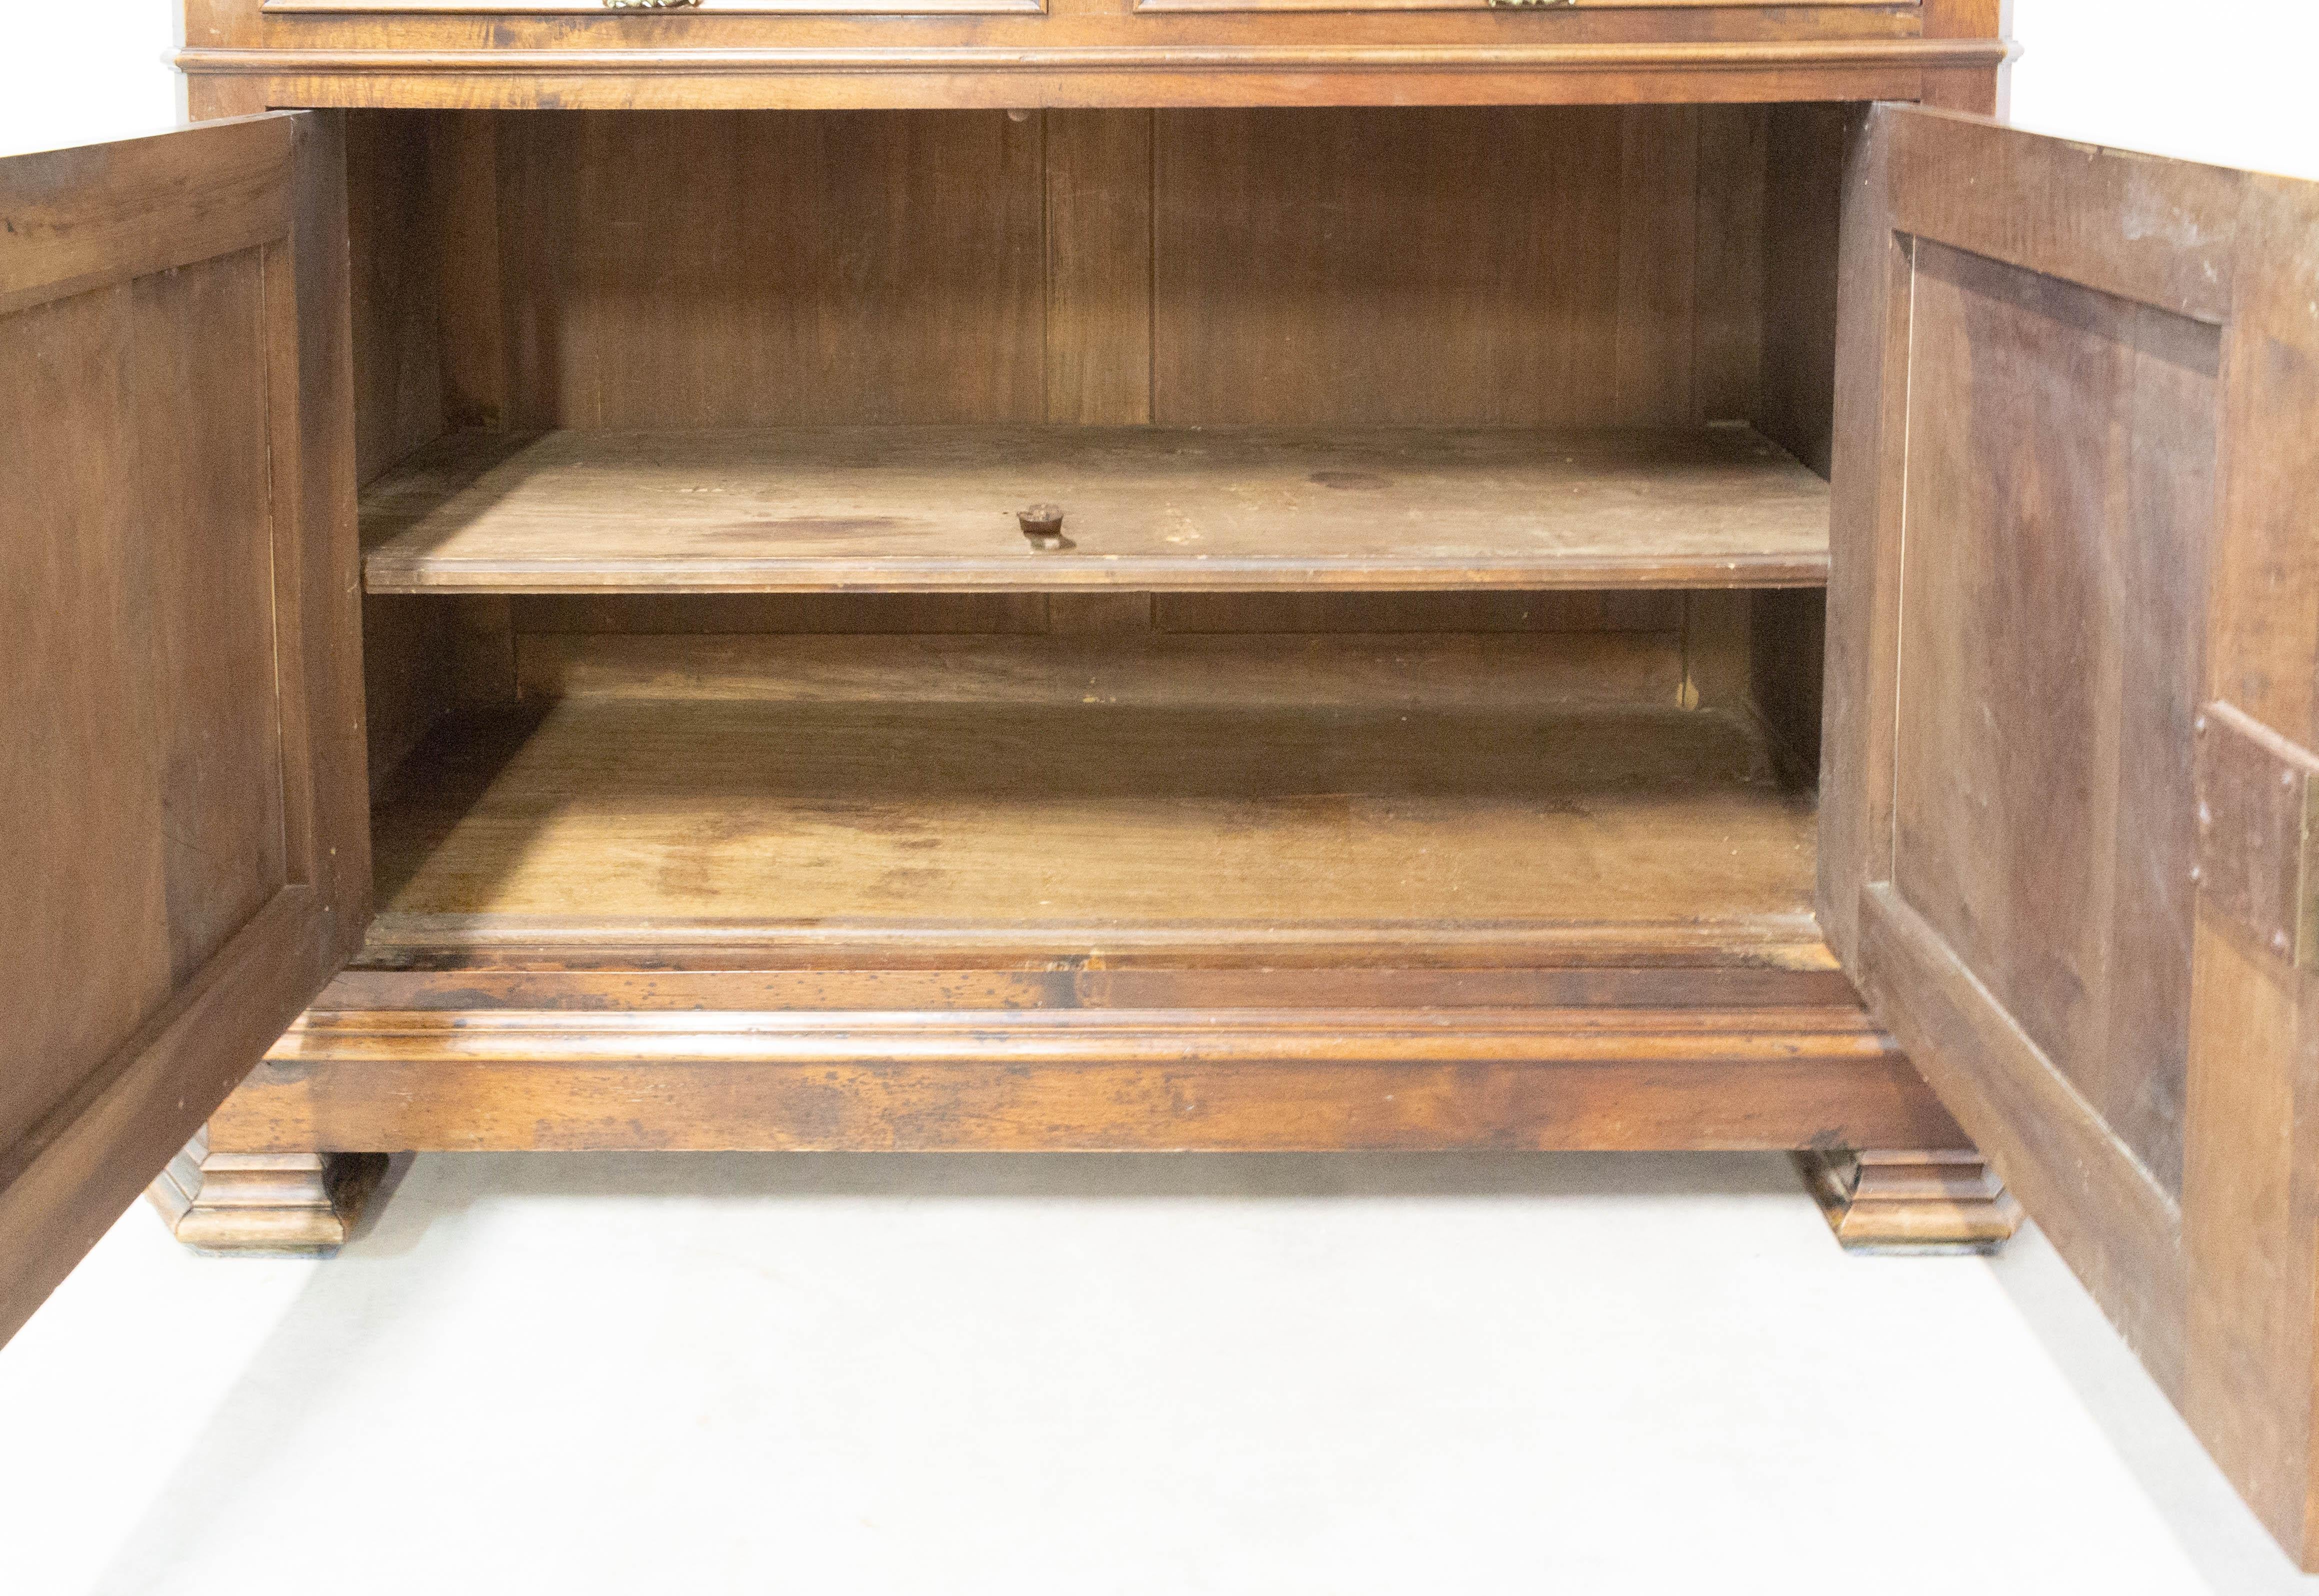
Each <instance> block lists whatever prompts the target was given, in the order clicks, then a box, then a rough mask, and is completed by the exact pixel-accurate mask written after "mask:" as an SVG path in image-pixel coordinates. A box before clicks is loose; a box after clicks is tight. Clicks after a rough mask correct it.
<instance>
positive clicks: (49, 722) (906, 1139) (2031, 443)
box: [0, 0, 2319, 1563]
mask: <svg viewBox="0 0 2319 1596" xmlns="http://www.w3.org/2000/svg"><path fill="white" fill-rule="evenodd" d="M1998 10H1999V8H1998V5H1997V3H1996V0H1922V3H1921V4H1879V3H1871V0H1820V3H1817V4H1791V5H1764V4H1753V3H1750V0H1564V3H1562V4H1548V5H1517V6H1499V5H1486V4H1480V3H1475V0H1051V3H1049V4H1042V0H918V3H917V4H911V3H910V0H699V4H696V5H678V6H653V7H633V8H631V7H625V6H618V5H615V6H612V7H607V6H604V5H583V4H580V3H579V0H500V3H498V4H491V3H488V0H186V5H185V17H186V32H185V38H186V45H185V50H184V53H183V55H182V56H181V58H180V60H181V63H182V65H183V67H184V68H185V71H186V72H187V73H188V74H189V76H190V81H191V95H192V104H193V108H194V115H195V116H196V118H198V119H201V120H200V121H198V122H196V125H194V127H192V128H189V129H186V130H185V131H178V132H173V133H169V134H166V135H163V136H161V137H158V138H154V139H148V140H137V141H133V142H129V143H124V144H119V145H113V146H107V147H102V148H98V149H85V150H70V151H61V152H57V153H54V154H48V155H39V156H29V157H23V158H16V159H14V160H9V161H6V162H5V163H0V220H5V232H0V373H5V382H0V437H5V438H7V439H8V440H9V446H8V447H7V448H6V449H5V450H0V505H5V507H6V508H5V516H4V517H0V557H5V563H6V564H5V581H0V690H5V701H6V702H7V703H8V705H9V706H10V724H9V726H8V727H7V729H6V733H5V736H0V797H5V814H6V815H7V816H8V831H9V834H8V838H7V841H8V846H7V847H6V848H5V850H0V903H5V905H6V911H5V915H0V948H5V970H6V974H7V977H8V978H7V980H6V982H5V987H0V1034H5V1036H6V1038H7V1043H6V1045H7V1050H8V1051H7V1055H6V1062H5V1068H0V1332H5V1330H10V1329H13V1328H14V1326H15V1325H16V1324H18V1323H20V1322H21V1321H23V1317H24V1316H25V1315H26V1314H28V1313H29V1312H31V1311H32V1308H33V1307H34V1306H35V1305H37V1303H39V1302H40V1300H41V1298H42V1296H44V1295H45V1294H46V1293H47V1292H48V1290H49V1289H50V1287H51V1286H52V1285H54V1284H55V1283H56V1281H58V1280H59V1279H60V1278H61V1277H62V1276H63V1275H64V1274H65V1273H66V1272H67V1271H68V1269H69V1268H70V1267H71V1266H72V1264H73V1263H74V1261H75V1260H76V1259H77V1258H78V1257H79V1256H80V1255H81V1253H82V1252H83V1251H84V1250H85V1249H86V1247H87V1246H88V1245H89V1244H90V1243H91V1242H92V1241H93V1240H94V1239H95V1236H96V1235H97V1234H98V1233H99V1232H100V1231H102V1230H103V1229H104V1227H105V1225H106V1224H108V1223H109V1222H111V1220H112V1219H113V1216H114V1215H115V1214H117V1213H119V1212H120V1210H121V1208H122V1204H124V1202H126V1201H127V1200H128V1199H129V1198H130V1197H131V1195H132V1194H133V1193H134V1192H135V1191H137V1190H138V1189H139V1188H140V1187H142V1186H146V1185H147V1184H148V1183H151V1184H152V1190H153V1193H154V1195H155V1197H156V1200H157V1202H158V1203H159V1204H160V1205H161V1206H162V1208H163V1209H164V1211H165V1213H167V1214H168V1216H169V1217H170V1219H171V1222H172V1223H173V1225H174V1227H175V1229H176V1234H177V1235H178V1236H179V1237H180V1238H181V1239H182V1240H185V1241H188V1242H190V1243H192V1244H194V1245H195V1246H198V1247H202V1248H204V1249H215V1250H220V1251H233V1250H238V1249H248V1250H327V1249H330V1248H332V1247H334V1246H336V1245H337V1244H338V1242H339V1241H340V1240H343V1239H344V1237H345V1235H346V1233H347V1226H348V1225H349V1224H351V1223H352V1222H353V1218H354V1215H355V1213H356V1209H357V1208H358V1207H359V1204H360V1203H361V1201H362V1199H363V1197H364V1195H365V1192H366V1191H367V1189H368V1188H369V1186H370V1185H371V1184H372V1183H373V1181H374V1178H375V1176H376V1173H377V1171H378V1169H379V1168H381V1167H382V1166H383V1161H384V1160H383V1155H384V1154H387V1153H390V1152H393V1151H398V1150H447V1149H500V1150H525V1149H567V1150H572V1149H631V1150H642V1149H683V1148H692V1149H703V1148H715V1149H728V1148H739V1149H799V1150H806V1149H894V1150H943V1149H979V1150H1026V1151H1027V1150H1047V1149H1079V1150H1090V1149H1095V1150H1101V1149H1211V1150H1215V1149H1239V1150H1268V1149H1354V1148H1368V1149H1375V1148H1398V1149H1429V1148H1432V1149H1439V1148H1474V1147H1499V1148H1534V1149H1549V1148H1571V1149H1578V1148H1584V1149H1606V1150H1617V1149H1786V1150H1793V1151H1794V1152H1796V1153H1797V1154H1798V1155H1799V1158H1800V1161H1801V1163H1802V1164H1803V1166H1804V1169H1805V1174H1806V1177H1807V1178H1808V1179H1809V1181H1810V1183H1811V1185H1812V1187H1813V1189H1814V1190H1815V1192H1816V1193H1817V1194H1818V1195H1819V1197H1820V1199H1821V1201H1822V1203H1823V1204H1824V1205H1825V1207H1826V1208H1827V1211H1828V1213H1829V1215H1830V1218H1831V1222H1832V1223H1833V1224H1834V1225H1835V1227H1836V1231H1837V1233H1838V1235H1839V1236H1840V1237H1841V1238H1842V1239H1843V1240H1844V1241H1845V1243H1846V1244H1848V1245H1854V1246H1859V1247H1865V1248H1889V1249H1941V1248H1948V1249H1956V1248H1985V1247H1988V1246H1992V1245H1994V1244H1996V1243H1997V1242H1998V1241H1999V1240H2002V1239H2003V1238H2004V1237H2005V1236H2006V1235H2008V1234H2009V1233H2010V1232H2011V1230H2012V1228H2013V1226H2014V1223H2015V1222H2016V1219H2017V1215H2018V1213H2019V1212H2020V1206H2023V1205H2026V1209H2027V1211H2028V1212H2029V1213H2032V1214H2034V1215H2035V1216H2036V1217H2037V1219H2038V1220H2039V1221H2040V1222H2042V1223H2043V1225H2044V1227H2045V1228H2046V1230H2047V1231H2049V1232H2050V1234H2051V1235H2052V1237H2053V1240H2054V1242H2055V1243H2056V1245H2057V1246H2059V1247H2060V1248H2061V1249H2062V1251H2063V1252H2064V1253H2065V1254H2066V1255H2067V1256H2068V1257H2069V1258H2070V1259H2071V1262H2072V1264H2073V1265H2074V1267H2076V1268H2077V1269H2078V1271H2079V1272H2080V1275H2081V1276H2082V1277H2083V1278H2084V1279H2085V1280H2086V1282H2087V1283H2088V1285H2089V1286H2090V1287H2091V1289H2092V1290H2093V1292H2094V1293H2095V1294H2096V1295H2097V1296H2098V1298H2099V1299H2100V1300H2101V1301H2102V1303H2104V1305H2105V1307H2106V1308H2107V1310H2108V1312H2110V1314H2111V1315H2112V1317H2113V1318H2114V1320H2115V1321H2116V1323H2117V1324H2118V1326H2119V1328H2120V1330H2122V1331H2123V1333H2124V1334H2125V1336H2126V1337H2127V1338H2128V1339H2129V1340H2130V1341H2131V1342H2132V1343H2133V1345H2134V1348H2136V1350H2137V1351H2138V1352H2139V1354H2140V1355H2141V1356H2142V1357H2143V1359H2144V1360H2145V1362H2146V1363H2147V1364H2148V1366H2150V1368H2151V1369H2152V1372H2153V1373H2154V1374H2155V1375H2156V1376H2157V1377H2158V1379H2159V1380H2160V1381H2161V1384H2164V1385H2165V1386H2166V1387H2167V1389H2168V1390H2169V1391H2170V1393H2172V1394H2173V1395H2174V1398H2175V1400H2176V1401H2177V1402H2178V1403H2179V1405H2180V1407H2181V1409H2182V1411H2184V1413H2185V1414H2186V1415H2188V1418H2189V1420H2190V1421H2191V1423H2192V1424H2193V1425H2194V1426H2195V1427H2196V1428H2197V1430H2198V1432H2199V1433H2200V1435H2201V1436H2202V1437H2203V1438H2205V1440H2206V1444H2207V1445H2208V1446H2209V1447H2211V1448H2212V1450H2213V1451H2214V1453H2215V1456H2216V1457H2217V1458H2218V1459H2220V1461H2221V1462H2222V1464H2223V1465H2224V1468H2225V1469H2226V1470H2227V1471H2228V1472H2229V1473H2230V1474H2231V1475H2232V1477H2233V1479H2234V1480H2235V1481H2236V1482H2237V1483H2238V1484H2239V1485H2240V1487H2241V1488H2242V1490H2243V1491H2245V1492H2247V1494H2248V1496H2249V1499H2250V1500H2251V1501H2252V1502H2253V1503H2254V1505H2255V1506H2256V1508H2257V1510H2259V1511H2260V1513H2261V1514H2262V1515H2263V1517H2264V1518H2265V1519H2266V1520H2267V1521H2268V1522H2269V1524H2270V1526H2271V1527H2272V1528H2273V1529H2274V1530H2275V1531H2276V1533H2277V1534H2278V1536H2279V1537H2280V1538H2281V1539H2282V1541H2283V1542H2285V1544H2287V1546H2288V1547H2289V1548H2290V1549H2291V1550H2292V1551H2294V1552H2295V1553H2296V1555H2298V1556H2299V1557H2301V1558H2303V1559H2304V1560H2305V1562H2306V1563H2312V1562H2313V1561H2314V1559H2315V1558H2319V1513H2314V1510H2313V1494H2312V1493H2313V1491H2314V1485H2319V1470H2314V1445H2315V1444H2319V1434H2314V1376H2313V1369H2314V1353H2319V1348H2314V1333H2313V1332H2314V1300H2319V1277H2314V1276H2319V1244H2314V1243H2319V1236H2314V1216H2319V997H2315V996H2314V992H2319V987H2315V986H2314V981H2319V977H2314V966H2319V864H2314V846H2313V841H2312V839H2313V837H2314V825H2313V814H2314V807H2313V806H2314V799H2313V793H2314V787H2313V780H2312V778H2313V773H2314V770H2319V755H2315V754H2314V752H2313V750H2314V748H2319V463H2314V457H2313V455H2312V450H2311V446H2310V442H2309V440H2310V438H2311V437H2314V435H2319V191H2314V188H2313V187H2312V186H2310V185H2300V184H2295V183H2290V182H2287V181H2284V180H2279V179H2272V178H2266V177H2259V176H2250V175H2248V174H2243V173H2239V172H2233V171H2226V170H2222V169H2217V168H2212V167H2195V166H2189V165H2186V164H2183V163H2179V162H2174V161H2166V160H2159V159H2153V158H2144V157H2138V156H2132V155H2125V154H2121V153H2117V152H2115V151H2108V150H2102V149H2093V148H2090V147H2086V146H2079V145H2073V144H2069V143H2065V142H2062V141H2059V140H2049V139H2041V138H2035V137H2031V136H2028V135H2026V134H2022V133H2018V132H2016V131H2010V130H2008V129H2006V128H2004V127H2002V126H2001V125H1999V124H1998V123H1996V122H1991V121H1989V120H1986V117H1987V115H1988V114H1989V113H1994V112H1995V111H1996V110H1997V109H1998V108H1999V92H2000V87H2001V76H2002V72H2003V69H2004V63H2005V59H2006V57H2007V53H2008V47H2007V45H2006V43H2005V41H2003V40H2002V39H2001V38H2000V37H1999V26H1998ZM1874 102H1882V103H1883V104H1872V103H1874ZM1928 1083H1929V1084H1928ZM165 1167H166V1168H165ZM157 1176H158V1178H157ZM2000 1178H2001V1181H2002V1184H2000ZM2017 1199H2018V1205H2017Z"/></svg>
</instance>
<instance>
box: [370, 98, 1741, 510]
mask: <svg viewBox="0 0 2319 1596" xmlns="http://www.w3.org/2000/svg"><path fill="white" fill-rule="evenodd" d="M1767 116H1768V113H1766V112H1765V111H1764V109H1762V108H1759V107H1698V106H1637V107H1616V106H1544V107H1513V108H1449V109H1426V110H1381V109H1367V110H1270V111H1181V112H1167V113H1152V112H1146V111H1106V112H1055V113H1042V114H1040V115H1033V116H1032V117H1029V118H1027V119H1025V120H1024V121H1023V122H1014V121H1012V120H1010V119H1009V118H1008V116H1007V115H1006V113H1002V112H939V113H935V112H584V113H580V112H575V113H555V112H548V113H540V112H528V113H442V114H434V115H428V114H420V113H365V114H362V115H358V116H357V117H356V119H355V120H356V123H357V130H356V132H357V136H356V139H355V140H354V142H355V146H356V179H357V181H356V254H357V259H358V260H361V261H362V262H363V263H364V264H363V275H364V281H363V282H361V283H359V284H358V285H357V305H358V310H357V334H358V339H359V341H360V343H361V344H362V346H363V368H364V371H365V383H364V388H363V392H364V405H365V421H364V438H365V445H366V447H365V462H364V463H365V468H366V469H365V475H368V474H371V473H372V472H374V470H375V469H376V468H378V467H380V466H383V464H388V463H390V461H389V456H391V455H393V454H395V453H398V452H404V451H407V449H408V448H409V447H411V446H414V445H415V443H416V442H420V441H424V437H425V436H426V435H427V434H428V431H429V428H430V427H432V428H439V427H440V426H441V425H442V424H443V422H444V419H445V418H446V417H447V418H448V419H449V420H450V421H451V422H452V423H454V424H470V423H477V422H480V423H482V424H483V425H495V426H501V427H506V428H514V429H519V430H529V429H533V428H549V427H580V428H629V427H696V426H751V425H764V426H777V425H785V424H798V423H804V422H830V423H844V422H855V423H882V422H894V423H907V422H945V421H951V422H971V421H991V422H1025V421H1039V420H1054V421H1059V422H1090V423H1093V422H1108V423H1122V422H1125V423H1135V422H1141V421H1155V420H1156V421H1159V422H1162V423H1166V424H1173V425H1192V426H1205V425H1216V426H1222V425H1230V424H1233V423H1275V424H1283V425H1312V426H1329V425H1340V424H1342V425H1354V424H1363V423H1374V424H1391V423H1414V424H1433V423H1439V424H1444V425H1448V424H1466V425H1481V426H1491V425H1509V426H1565V425H1597V424H1599V425H1605V426H1608V425H1620V424H1656V423H1667V424H1675V425H1683V424H1691V423H1695V422H1697V421H1700V420H1703V419H1722V418H1727V417H1740V416H1745V415H1747V414H1749V413H1750V412H1751V411H1752V410H1755V408H1756V396H1757V392H1758V388H1759V381H1758V372H1757V366H1758V363H1759V359H1760V350H1761V346H1762V337H1761V330H1760V329H1761V301H1762V298H1763V293H1764V281H1763V260H1764V239H1763V231H1764V160H1765V130H1766V127H1767ZM430 268H431V271H432V273H433V276H432V279H431V280H429V270H430ZM430 307H432V308H433V309H434V311H435V313H436V316H437V327H436V329H431V335H430V329H428V328H427V327H426V326H425V322H426V318H427V315H428V312H429V308H430Z"/></svg>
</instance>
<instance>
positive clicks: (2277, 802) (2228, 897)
mask: <svg viewBox="0 0 2319 1596" xmlns="http://www.w3.org/2000/svg"><path fill="white" fill-rule="evenodd" d="M2193 729H2194V730H2195V732H2196V735H2197V744H2198V752H2197V768H2198V862H2197V864H2196V865H2195V866H2194V867H2192V870H2191V879H2193V880H2194V881H2196V882H2197V885H2198V890H2199V891H2200V892H2202V893H2203V894H2205V896H2206V906H2208V907H2209V908H2211V909H2213V910H2215V912H2217V913H2218V914H2220V915H2223V916H2224V918H2226V919H2228V920H2230V921H2232V922H2233V923H2235V924H2237V925H2239V926H2240V927H2241V928H2242V930H2244V931H2246V932H2247V933H2249V934H2251V936H2253V937H2254V939H2255V940H2256V941H2257V942H2260V943H2261V944H2262V946H2263V947H2264V948H2265V949H2266V950H2268V951H2269V952H2270V954H2271V955H2272V956H2273V957H2274V958H2278V959H2283V960H2286V961H2287V962H2288V963H2290V964H2293V965H2295V966H2296V967H2297V968H2299V969H2314V968H2319V858H2314V844H2319V815H2314V810H2313V805H2314V799H2319V782H2314V780H2312V778H2313V777H2314V775H2319V754H2314V753H2312V752H2311V751H2310V750H2309V749H2307V748H2305V747H2303V746H2301V745H2300V744H2296V743H2294V742H2291V741H2289V740H2288V739H2287V738H2285V737H2282V736H2280V735H2278V733H2277V732H2274V731H2272V730H2271V729H2270V728H2269V726H2264V725H2263V724H2262V723H2261V722H2260V721H2258V720H2256V719H2254V718H2253V717H2251V716H2249V715H2247V714H2246V713H2245V712H2244V711H2242V710H2240V709H2236V708H2233V707H2232V706H2230V705H2228V704H2225V703H2221V702H2215V703H2212V704H2208V705H2207V706H2206V708H2204V709H2203V710H2201V711H2199V713H2198V717H2197V721H2196V723H2195V725H2194V728H2193Z"/></svg>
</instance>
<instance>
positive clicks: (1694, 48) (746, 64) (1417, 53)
mask: <svg viewBox="0 0 2319 1596" xmlns="http://www.w3.org/2000/svg"><path fill="white" fill-rule="evenodd" d="M2011 50H2012V47H2011V45H2010V44H2008V43H2007V42H2006V41H2003V40H1993V39H1872V40H1814V41H1786V42H1777V43H1728V42H1714V43H1683V44H1564V45H1534V46H1524V45H1486V46H1483V45H1375V46H1367V45H1315V46H1304V45H1237V46H1221V47H1219V46H1207V45H1201V46H1183V45H1115V46H1114V45H1105V46H1087V47H1078V48H1065V49H1039V48H1030V47H1024V48H1014V47H1006V48H999V47H993V46H988V45H928V46H911V47H897V48H890V49H855V48H806V47H800V48H796V49H782V48H752V49H726V50H699V49H671V50H220V49H189V50H180V51H178V52H177V56H176V63H177V65H178V66H179V67H181V68H184V69H185V71H187V72H193V73H209V74H214V75H221V76H239V75H254V76H262V77H311V76H317V75H335V74H340V73H358V74H376V75H383V74H405V73H410V74H422V75H423V74H442V75H447V76H460V77H476V76H482V77H556V76H585V77H597V76H607V75H614V76H617V75H626V74H635V75H638V76H647V77H752V76H760V75H771V74H788V73H800V74H804V73H867V74H874V73H939V72H959V73H970V74H971V73H1007V72H1080V73H1126V74H1139V73H1214V72H1256V73H1273V72H1294V71H1312V72H1377V73H1395V72H1470V73H1490V72H1574V73H1586V72H1628V71H1635V70H1638V69H1639V70H1658V71H1681V72H1714V71H1731V72H1760V71H1765V70H1776V69H1779V68H1815V67H1832V68H1875V67H1914V68H1972V67H1994V66H1996V65H1998V64H1999V63H2000V62H2002V61H2004V60H2005V59H2007V58H2008V55H2009V54H2010V53H2011Z"/></svg>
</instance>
